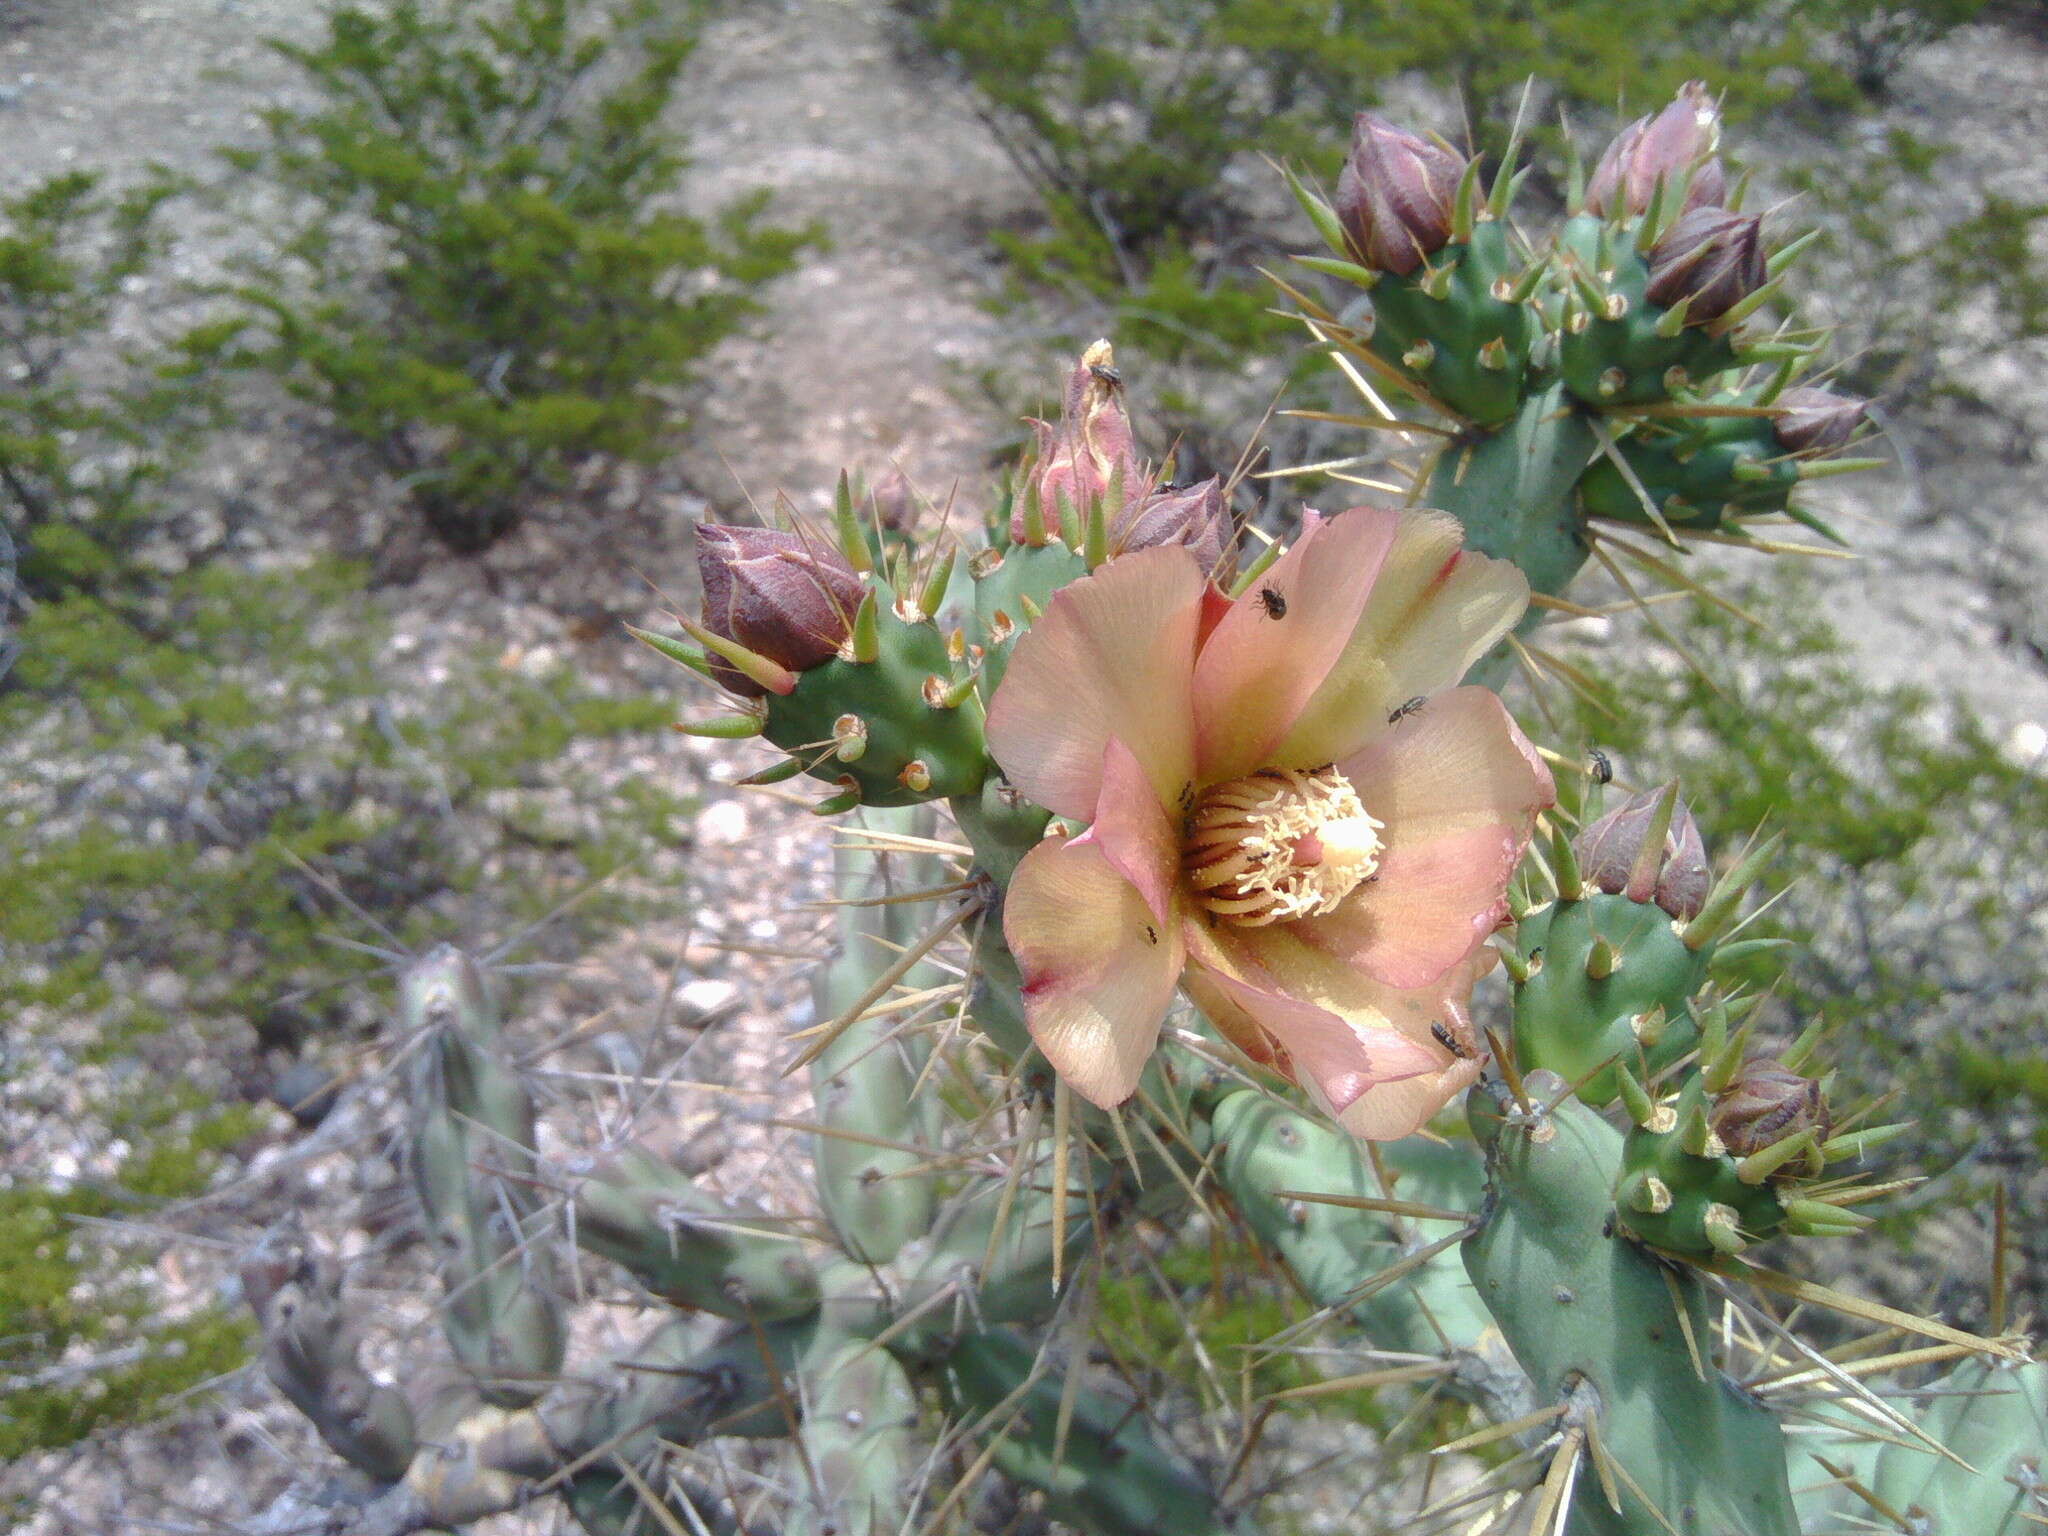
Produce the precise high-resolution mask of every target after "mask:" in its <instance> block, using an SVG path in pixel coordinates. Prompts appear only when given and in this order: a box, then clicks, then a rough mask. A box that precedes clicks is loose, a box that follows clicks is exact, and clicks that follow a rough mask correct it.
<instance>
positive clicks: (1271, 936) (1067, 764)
mask: <svg viewBox="0 0 2048 1536" xmlns="http://www.w3.org/2000/svg"><path fill="white" fill-rule="evenodd" d="M1307 523H1308V526H1307V527H1306V528H1305V529H1304V531H1303V533H1302V535H1301V538H1300V539H1299V540H1298V541H1297V542H1296V543H1295V545H1294V547H1293V548H1292V549H1290V550H1289V551H1288V552H1287V554H1286V555H1284V556H1283V557H1282V558H1281V559H1280V560H1279V561H1277V562H1276V563H1275V564H1274V566H1273V567H1272V569H1271V570H1270V571H1269V572H1267V573H1266V575H1265V576H1264V577H1263V578H1261V579H1260V580H1259V581H1258V582H1256V583H1255V584H1254V586H1253V587H1252V589H1251V590H1250V591H1248V592H1246V593H1245V595H1244V596H1242V597H1240V598H1238V599H1236V600H1235V601H1231V600H1230V599H1227V598H1225V597H1224V596H1223V595H1222V594H1221V593H1219V592H1218V591H1216V590H1215V588H1213V587H1212V586H1211V585H1210V584H1209V582H1208V580H1207V578H1206V577H1205V575H1204V574H1203V572H1202V570H1201V568H1200V567H1199V566H1198V564H1197V563H1196V561H1195V558H1194V557H1193V556H1192V555H1191V554H1190V553H1189V552H1188V551H1187V550H1186V549H1184V548H1180V547H1177V546H1168V547H1163V548H1157V549H1147V550H1141V551H1138V552H1136V553H1134V554H1129V555H1124V556H1120V557H1118V558H1117V559H1114V560H1111V561H1110V562H1109V563H1108V564H1106V565H1104V566H1102V567H1101V568H1100V569H1098V570H1097V571H1096V572H1095V573H1094V574H1093V575H1090V576H1087V577H1084V578H1082V579H1081V580H1079V581H1076V582H1074V583H1072V584H1071V585H1069V586H1067V587H1065V588H1063V589H1061V591H1059V592H1058V593H1057V594H1056V595H1055V596H1054V597H1053V599H1052V601H1051V603H1050V604H1048V605H1047V607H1046V610H1045V613H1044V615H1043V616H1042V617H1041V618H1040V619H1039V620H1038V622H1037V623H1035V624H1034V625H1033V626H1032V627H1031V629H1030V631H1029V632H1028V633H1026V634H1025V635H1024V636H1022V637H1021V638H1020V639H1019V640H1018V642H1017V650H1016V654H1015V656H1014V657H1013V659H1012V660H1011V662H1010V667H1009V670H1008V672H1007V673H1006V674H1005V676H1004V679H1003V683H1002V686H1001V687H1000V688H999V689H997V691H996V695H995V698H994V700H993V702H992V704H991V707H990V710H989V720H988V741H989V748H990V751H991V753H992V754H993V755H994V757H995V759H996V761H997V762H998V763H999V764H1000V765H1001V766H1002V769H1003V771H1004V773H1005V774H1007V775H1008V777H1009V779H1010V781H1011V783H1012V784H1013V785H1014V786H1015V787H1016V788H1017V789H1018V790H1020V791H1021V792H1022V793H1023V794H1024V795H1026V796H1027V797H1029V798H1030V799H1031V800H1033V801H1035V802H1036V803H1038V804H1039V805H1043V806H1045V807H1047V808H1048V809H1050V810H1052V811H1053V812H1054V813H1056V814H1057V815H1059V816H1062V817H1065V818H1068V819H1069V820H1071V821H1076V822H1087V823H1090V824H1091V825H1089V827H1088V829H1087V831H1086V832H1085V833H1083V834H1082V835H1080V836H1077V837H1071V838H1059V837H1055V838H1051V839H1048V840H1047V841H1045V842H1043V843H1040V844H1039V845H1038V846H1037V847H1035V848H1033V849H1032V850H1031V852H1030V853H1029V854H1027V855H1026V856H1025V858H1024V860H1023V862H1022V863H1021V864H1020V865H1019V866H1018V868H1017V872H1016V875H1015V877H1014V878H1013V880H1012V881H1011V884H1010V888H1009V893H1008V896H1007V898H1006V901H1005V904H1004V912H1003V931H1004V935H1005V937H1006V938H1007V939H1008V940H1009V943H1010V947H1011V949H1012V951H1013V952H1014V953H1015V955H1016V957H1017V962H1018V965H1019V967H1020V969H1021V972H1022V976H1023V994H1024V1006H1025V1013H1026V1018H1027V1020H1028V1022H1029V1024H1030V1027H1031V1032H1032V1035H1033V1037H1034V1038H1035V1039H1036V1041H1037V1042H1038V1045H1039V1048H1040V1049H1041V1050H1042V1051H1044V1053H1045V1056H1046V1059H1047V1060H1048V1061H1050V1062H1051V1064H1052V1066H1053V1068H1054V1069H1055V1070H1056V1071H1057V1072H1058V1073H1059V1074H1060V1075H1061V1077H1063V1078H1064V1079H1066V1081H1067V1082H1068V1083H1069V1084H1070V1085H1071V1086H1072V1087H1073V1088H1074V1090H1075V1091H1076V1092H1078V1093H1080V1094H1081V1095H1082V1096H1083V1097H1084V1098H1087V1099H1089V1100H1090V1101H1091V1102H1093V1103H1095V1104H1099V1105H1102V1106H1104V1107H1105V1108H1106V1107H1108V1106H1111V1105H1114V1104H1118V1103H1121V1102H1122V1101H1123V1100H1124V1099H1125V1098H1127V1097H1129V1096H1130V1094H1131V1093H1132V1092H1133V1091H1134V1090H1135V1089H1136V1087H1137V1083H1138V1077H1139V1074H1140V1073H1141V1072H1142V1071H1143V1070H1144V1066H1145V1062H1146V1060H1147V1059H1148V1058H1149V1057H1150V1055H1151V1053H1152V1050H1153V1047H1154V1045H1155V1044H1156V1043H1157V1041H1158V1037H1159V1030H1160V1026H1161V1024H1162V1023H1163V1022H1164V1019H1165V1016H1166V1012H1167V1009H1168V1006H1169V1005H1170V1004H1171V1002H1172V1000H1173V994H1174V990H1175V988H1176V987H1183V988H1185V989H1186V991H1187V994H1188V996H1189V997H1190V999H1192V1000H1193V1001H1194V1002H1195V1004H1196V1005H1197V1006H1199V1007H1200V1008H1201V1009H1202V1011H1203V1012H1204V1013H1206V1014H1207V1015H1208V1016H1209V1017H1210V1019H1212V1020H1213V1021H1214V1022H1215V1024H1216V1026H1217V1027H1218V1028H1219V1029H1221V1030H1222V1031H1223V1032H1224V1033H1225V1034H1226V1035H1228V1036H1229V1037H1230V1038H1231V1040H1233V1041H1234V1042H1235V1043H1236V1044H1237V1045H1238V1046H1239V1047H1240V1048H1241V1049H1243V1050H1244V1051H1245V1052H1246V1053H1247V1054H1249V1055H1250V1056H1252V1057H1253V1058H1254V1059H1256V1060H1260V1061H1264V1062H1269V1063H1271V1064H1272V1065H1274V1066H1275V1067H1276V1068H1278V1069H1279V1070H1281V1071H1283V1072H1285V1073H1287V1074H1288V1075H1290V1076H1292V1077H1293V1078H1295V1079H1296V1080H1297V1081H1299V1082H1300V1083H1302V1084H1303V1085H1304V1086H1305V1087H1307V1088H1308V1089H1309V1090H1310V1092H1311V1093H1312V1094H1313V1095H1314V1096H1315V1098H1316V1099H1317V1100H1318V1101H1319V1102H1320V1103H1321V1104H1322V1106H1323V1107H1324V1108H1325V1109H1326V1110H1327V1111H1328V1112H1329V1113H1330V1114H1331V1115H1333V1116H1334V1117H1335V1118H1336V1119H1337V1121H1338V1122H1339V1123H1340V1124H1342V1125H1343V1126H1344V1127H1345V1128H1346V1129H1348V1130H1350V1131H1351V1132H1353V1133H1354V1134H1356V1135H1359V1136H1364V1137H1368V1138H1371V1139H1374V1140H1388V1139H1391V1138H1394V1137H1397V1136H1405V1135H1407V1134H1408V1133H1409V1132H1411V1131H1413V1130H1415V1129H1417V1128H1418V1127H1420V1126H1421V1125H1422V1124H1423V1123H1424V1122H1425V1121H1427V1120H1428V1119H1429V1117H1430V1116H1431V1115H1433V1114H1434V1113H1436V1111H1437V1110H1438V1109H1440V1108H1442V1107H1443V1105H1444V1104H1446V1103H1447V1102H1448V1101H1449V1100H1450V1099H1451V1098H1452V1097H1454V1096H1455V1095H1456V1094H1457V1093H1459V1092H1460V1091H1462V1090H1463V1089H1464V1088H1465V1087H1467V1086H1468V1085H1470V1084H1471V1082H1472V1081H1473V1080H1474V1079H1475V1078H1476V1077H1477V1076H1478V1074H1479V1069H1480V1057H1481V1054H1482V1053H1481V1050H1480V1048H1479V1046H1478V1043H1477V1041H1476V1039H1475V1032H1474V1030H1473V1028H1472V1024H1471V1020H1470V1018H1469V1016H1468V1014H1467V1011H1466V1009H1467V1006H1468V1004H1469V1001H1470V998H1471V991H1472V986H1473V983H1474V982H1475V981H1476V980H1477V978H1478V977H1479V976H1480V975H1481V974H1482V973H1483V972H1484V970H1485V969H1486V967H1487V964H1488V963H1489V962H1490V961H1491V959H1492V955H1491V952H1490V951H1489V950H1487V949H1486V948H1485V939H1486V937H1487V935H1488V934H1490V933H1491V932H1492V931H1493V930H1494V929H1495V928H1496V927H1497V926H1498V925H1499V923H1500V922H1501V920H1502V918H1503V917H1504V916H1505V914H1506V891H1507V883H1508V879H1509V876H1510V875H1511V874H1512V873H1513V871H1514V868H1515V865H1516V863H1517V861H1518V860H1519V859H1520V858H1521V855H1522V850H1523V848H1524V847H1525V846H1526V845H1527V843H1528V839H1529V835H1530V831H1531V827H1532V824H1533V822H1534V819H1535V816H1536V813H1537V812H1538V811H1539V810H1541V809H1542V808H1543V807H1545V806H1547V805H1549V804H1550V803H1551V801H1552V798H1553V791H1552V786H1551V781H1550V774H1549V771H1548V770H1547V769H1546V768H1545V767H1544V766H1543V762H1542V760H1541V759H1540V758H1539V757H1538V756H1537V755H1536V753H1535V751H1534V749H1533V748H1531V747H1530V745H1529V743H1528V742H1527V741H1526V740H1524V739H1523V737H1522V734H1521V732H1520V731H1518V730H1517V729H1516V727H1515V724H1514V722H1513V720H1512V719H1510V718H1509V716H1508V712H1507V710H1506V709H1505V708H1504V707H1503V706H1502V704H1501V702H1500V700H1499V699H1498V698H1497V697H1496V696H1495V695H1494V694H1492V693H1491V692H1489V691H1488V690H1486V689H1484V688H1472V687H1459V686H1457V683H1458V680H1459V679H1460V678H1461V677H1462V676H1463V675H1464V673H1465V670H1466V669H1467V668H1468V667H1469V666H1470V665H1471V664H1472V662H1473V661H1475V660H1476V659H1477V658H1478V657H1479V656H1480V655H1481V654H1483V653H1484V652H1485V651H1486V650H1487V648H1488V647H1490V646H1491V645H1493V643H1494V642H1495V641H1496V640H1498V639H1499V638H1500V637H1501V635H1503V634H1504V633H1506V632H1507V630H1508V629H1509V628H1510V627H1511V626H1512V625H1513V624H1514V622H1515V621H1516V619H1517V618H1519V617H1520V616H1521V613H1522V611H1523V609H1524V607H1525V606H1526V605H1527V602H1528V584H1527V582H1526V581H1525V580H1524V579H1523V577H1522V574H1521V572H1520V571H1519V570H1517V569H1516V568H1515V567H1514V566H1513V565H1512V564H1509V563H1507V562H1505V561H1499V560H1490V559H1487V558H1485V557H1484V556H1481V555H1477V554H1473V553H1470V552H1467V551H1465V550H1464V549H1463V548H1462V541H1463V532H1462V530H1461V529H1460V528H1459V526H1458V524H1457V523H1456V522H1455V521H1453V520H1452V519H1450V518H1448V517H1445V516H1442V515H1441V514H1437V513H1415V512H1410V513H1399V512H1391V511H1385V510H1382V509H1379V508H1373V507H1358V508H1354V509H1352V510H1351V511H1349V512H1345V513H1343V514H1341V515H1339V516H1337V517H1335V518H1332V519H1329V520H1327V521H1325V520H1319V519H1317V518H1316V517H1315V516H1314V514H1310V515H1309V517H1308V519H1307ZM1417 700H1420V701H1423V702H1421V703H1420V704H1419V705H1418V704H1417V703H1416V702H1415V701H1417Z"/></svg>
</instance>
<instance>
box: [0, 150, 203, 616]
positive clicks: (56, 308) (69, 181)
mask: <svg viewBox="0 0 2048 1536" xmlns="http://www.w3.org/2000/svg"><path fill="white" fill-rule="evenodd" d="M175 190H176V189H175V188H174V186H173V185H172V184H171V183H170V182H168V181H165V180H162V179H156V180H153V181H150V182H148V183H146V184H144V185H142V186H140V187H137V188H134V189H131V190H129V191H127V192H123V193H119V194H116V193H112V192H109V191H107V190H106V189H104V188H103V187H102V186H101V184H100V181H99V178H98V177H96V176H93V175H91V174H89V173H86V172H83V171H74V172H70V173H67V174H65V175H61V176H55V177H52V178H50V179H49V180H46V181H43V182H40V183H38V184H37V185H35V186H33V187H31V188H29V189H28V190H27V191H25V192H23V193H21V194H20V195H19V196H16V197H13V198H9V199H7V200H5V201H4V202H0V336H5V337H6V342H7V367H6V370H5V374H4V379H0V510H4V511H5V512H6V513H7V516H6V517H5V518H0V535H4V537H5V543H6V545H8V546H11V554H12V560H11V562H10V561H9V560H8V559H6V558H4V557H5V556H6V555H7V554H8V552H9V550H8V549H7V548H5V547H0V572H4V571H5V570H6V568H7V567H8V566H9V565H10V564H11V565H12V567H13V570H14V574H15V578H16V581H17V582H18V586H12V587H10V586H9V584H7V583H5V582H0V623H4V622H6V621H7V620H8V619H10V618H11V617H12V616H13V614H14V612H15V611H16V610H17V609H18V608H20V607H21V606H23V605H25V604H26V603H33V602H35V601H39V600H41V599H44V598H57V597H61V596H63V595H65V594H68V593H74V592H91V593H95V594H99V595H100V596H102V597H106V598H108V599H110V600H112V599H114V598H116V597H117V595H118V594H120V593H121V592H123V591H126V590H128V589H130V588H131V587H132V586H133V585H134V584H135V582H136V581H137V579H138V575H139V572H138V558H139V557H140V556H141V555H142V554H143V552H144V551H145V549H146V548H148V547H149V546H150V545H151V544H152V542H153V541H155V540H156V539H157V537H158V536H159V535H160V534H161V533H162V532H163V513H162V509H161V507H160V505H159V503H158V500H157V494H156V493H157V491H158V490H159V488H160V486H161V485H162V482H163V481H164V479H165V478H166V476H168V475H169V474H170V473H171V472H172V471H173V470H175V468H176V467H177V466H178V465H179V464H180V463H181V462H182V461H183V460H184V458H185V457H186V455H187V454H188V453H189V452H190V450H191V449H192V447H193V446H194V444H195V443H196V441H197V439H198V436H199V434H200V432H201V431H202V430H203V429H204V428H205V427H206V426H207V425H208V424H209V423H210V422H211V421H212V420H213V418H214V415H215V412H216V410H217V408H218V399H219V397H218V392H217V391H216V390H215V389H214V388H213V382H212V371H211V366H210V365H211V363H212V362H213V361H214V359H215V358H216V357H217V354H218V352H219V349H220V346H221V344H222V343H223V341H224V340H225V338H226V333H227V329H228V328H227V327H223V326H219V325H213V326H206V327H197V328H193V329H189V330H187V331H185V332H184V333H183V334H182V335H180V336H178V337H177V338H176V339H175V340H174V341H172V342H171V343H170V344H169V346H168V348H167V349H166V350H165V351H164V352H163V353H161V354H160V355H157V356H154V357H146V356H142V355H130V356H128V357H126V358H124V359H121V360H120V362H119V364H118V365H115V366H108V365H105V364H104V363H102V364H101V365H100V366H97V367H95V366H92V364H91V363H90V362H89V361H88V360H87V359H85V358H84V357H82V356H81V349H82V348H84V347H85V346H86V345H87V344H88V343H89V342H91V341H92V340H94V339H95V338H97V337H99V336H100V334H101V333H102V332H103V331H104V330H105V328H106V325H107V322H108V319H109V316H110V315H111V313H112V311H113V309H114V308H115V306H116V305H117V304H118V303H119V302H120V299H121V294H122V290H123V288H124V286H125V285H127V284H128V283H129V282H130V281H131V280H133V279H135V278H137V277H139V276H140V275H142V274H143V273H144V272H145V271H146V270H147V269H148V268H149V267H150V265H151V264H152V263H153V262H154V261H155V259H156V258H157V256H158V255H159V254H160V252H161V250H162V247H163V244H164V237H163V233H162V225H161V220H160V218H159V214H160V212H161V210H162V208H163V205H164V203H165V201H166V200H167V199H168V198H170V197H171V196H172V195H173V194H174V191H175Z"/></svg>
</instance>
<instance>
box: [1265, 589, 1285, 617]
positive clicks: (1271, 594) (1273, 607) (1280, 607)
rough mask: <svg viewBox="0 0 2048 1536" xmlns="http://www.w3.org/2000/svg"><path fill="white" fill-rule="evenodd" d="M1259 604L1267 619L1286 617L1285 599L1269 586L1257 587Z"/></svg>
mask: <svg viewBox="0 0 2048 1536" xmlns="http://www.w3.org/2000/svg"><path fill="white" fill-rule="evenodd" d="M1259 604H1260V606H1261V607H1263V608H1264V609H1265V610H1266V617H1267V618H1269V619H1284V618H1286V617H1287V599H1286V598H1284V597H1282V596H1281V595H1280V594H1279V593H1278V592H1275V591H1274V590H1273V589H1272V588H1271V587H1261V588H1259Z"/></svg>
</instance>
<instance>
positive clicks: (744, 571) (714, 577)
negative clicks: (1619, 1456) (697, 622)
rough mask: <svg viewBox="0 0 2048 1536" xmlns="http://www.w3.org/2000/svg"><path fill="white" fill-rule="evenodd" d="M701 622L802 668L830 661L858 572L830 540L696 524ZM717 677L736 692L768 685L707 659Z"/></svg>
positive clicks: (843, 631)
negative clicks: (701, 588) (701, 587)
mask: <svg viewBox="0 0 2048 1536" xmlns="http://www.w3.org/2000/svg"><path fill="white" fill-rule="evenodd" d="M697 573H698V575H699V577H700V578H701V579H702V581H703V585H704V627H705V628H706V629H708V630H710V631H711V632H712V633H713V634H714V635H720V636H723V637H724V638H725V639H728V640H736V641H738V642H739V643H740V644H741V645H744V646H745V647H746V648H747V649H748V650H750V651H755V652H758V653H759V654H760V655H762V656H765V657H767V658H768V659H769V660H770V661H773V662H776V663H777V664H779V665H781V666H784V667H787V668H789V669H790V670H791V671H793V672H802V671H805V670H806V669H808V668H811V667H815V666H818V665H820V664H821V663H823V662H826V661H829V660H831V659H832V657H833V656H834V655H836V654H837V653H838V650H839V644H840V642H841V641H843V640H844V639H845V638H846V636H847V633H848V631H849V630H851V628H852V627H853V615H854V610H855V609H857V608H858V607H859V606H860V600H861V585H860V577H859V576H858V575H856V574H855V573H854V569H853V567H852V566H851V565H850V564H848V563H847V560H846V557H845V556H844V555H842V554H841V553H840V552H839V550H838V548H837V546H835V545H833V544H831V543H828V542H826V541H825V540H823V539H811V538H805V537H804V536H803V535H802V534H799V533H792V532H789V531H788V530H786V529H781V528H735V527H729V526H727V525H725V524H722V523H700V524H698V526H697ZM712 667H713V670H714V671H715V672H716V673H717V675H718V681H719V682H720V683H721V684H723V685H724V686H725V687H726V688H727V689H729V690H730V691H731V692H733V693H736V694H738V695H739V696H740V697H742V698H759V697H760V696H761V695H762V694H764V693H765V692H766V691H767V690H766V689H764V688H762V687H761V686H760V684H758V683H756V682H754V681H753V680H752V679H751V678H749V677H746V676H745V675H744V674H742V673H740V672H738V671H736V670H735V669H733V668H731V667H729V666H727V665H726V664H725V663H723V662H721V661H719V660H718V658H717V657H715V656H714V657H713V658H712Z"/></svg>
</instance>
